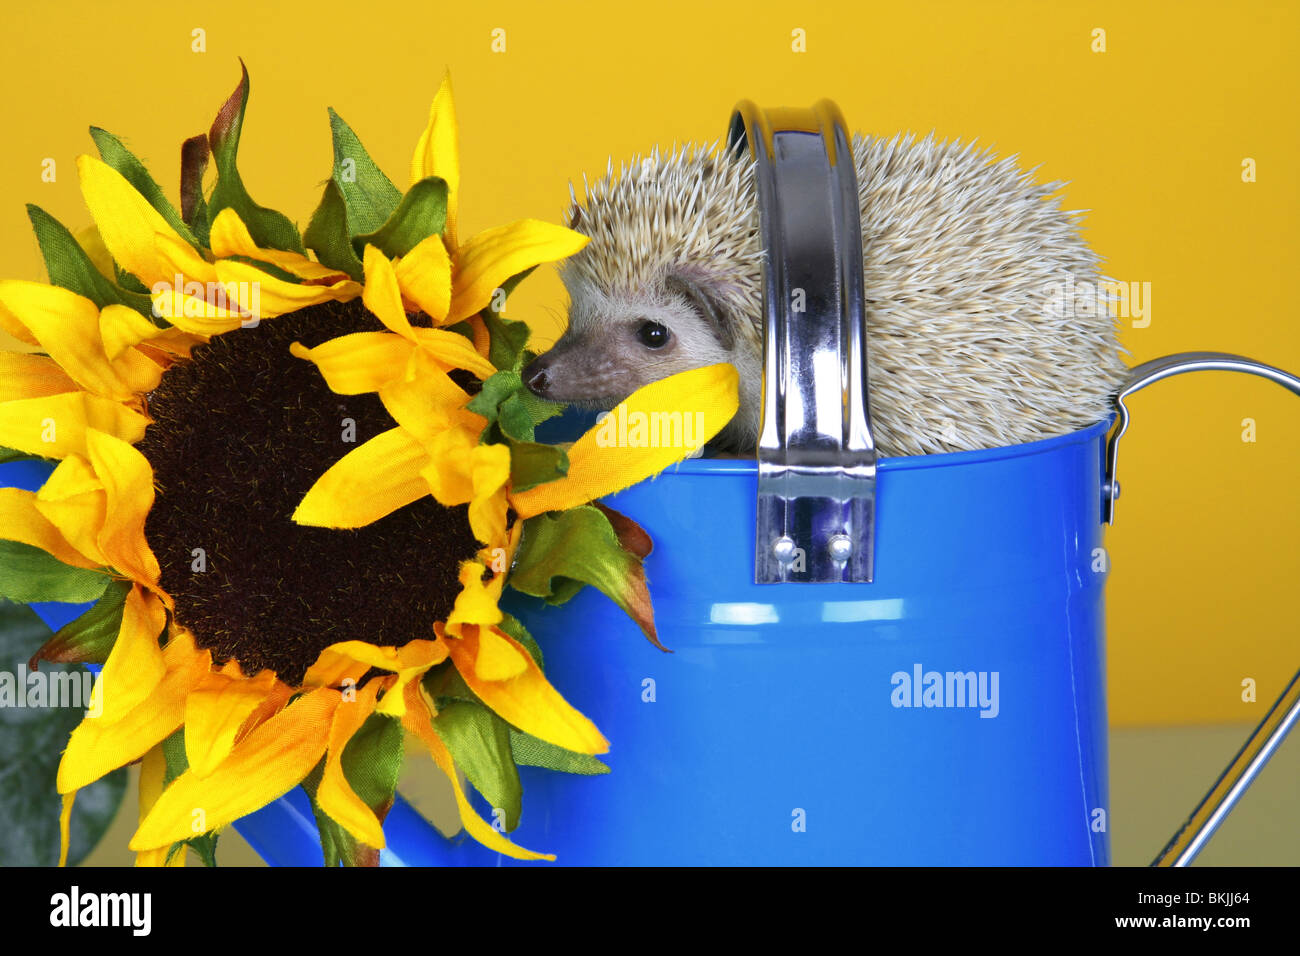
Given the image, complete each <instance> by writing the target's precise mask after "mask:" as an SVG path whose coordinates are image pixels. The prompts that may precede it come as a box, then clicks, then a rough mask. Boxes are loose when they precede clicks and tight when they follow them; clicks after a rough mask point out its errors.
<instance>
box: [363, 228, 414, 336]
mask: <svg viewBox="0 0 1300 956" xmlns="http://www.w3.org/2000/svg"><path fill="white" fill-rule="evenodd" d="M364 266H365V270H366V288H365V291H364V292H362V294H361V301H362V302H364V303H365V304H366V308H367V309H369V310H370V311H371V312H372V313H374V315H375V318H377V319H379V321H380V322H382V323H384V325H385V326H386V327H387V328H388V329H389V330H390V331H392V332H396V333H397V334H398V335H400V336H402V337H403V338H407V339H411V340H414V338H415V335H414V332H413V331H412V329H411V320H410V319H408V318H407V317H406V307H405V306H404V305H402V290H401V287H400V286H399V285H398V284H397V274H396V273H395V272H394V271H393V264H392V262H390V261H389V259H388V257H387V256H386V255H384V254H383V253H382V252H380V251H379V250H378V249H376V248H375V247H374V246H370V245H367V246H366V251H365V261H364Z"/></svg>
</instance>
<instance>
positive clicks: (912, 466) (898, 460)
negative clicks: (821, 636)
mask: <svg viewBox="0 0 1300 956" xmlns="http://www.w3.org/2000/svg"><path fill="white" fill-rule="evenodd" d="M1114 423H1115V414H1114V413H1113V412H1112V413H1111V414H1110V415H1107V416H1106V417H1105V418H1104V419H1102V420H1101V421H1099V422H1096V423H1095V424H1092V425H1088V426H1086V427H1084V428H1080V429H1077V430H1075V431H1072V432H1066V433H1065V434H1063V435H1053V436H1052V437H1051V438H1040V439H1039V440H1038V441H1031V442H1021V443H1019V444H1016V445H1000V446H998V447H997V448H979V449H975V450H972V451H948V452H934V453H932V454H929V455H900V456H898V457H895V458H880V459H878V466H879V468H880V470H881V471H884V472H890V471H913V470H918V469H922V468H948V467H952V466H955V465H975V464H980V463H983V462H990V461H1006V460H1009V459H1013V458H1024V457H1027V456H1029V455H1043V454H1050V453H1051V452H1054V451H1057V450H1059V449H1060V448H1063V447H1065V446H1067V445H1075V444H1082V443H1085V442H1089V441H1092V440H1093V439H1094V438H1096V437H1098V436H1101V435H1105V434H1107V433H1108V432H1109V431H1110V428H1111V426H1112V425H1113V424H1114ZM674 474H684V475H756V474H758V461H757V460H756V459H753V458H687V459H685V460H684V461H682V462H680V463H678V464H677V465H676V466H674V467H673V468H672V469H671V470H669V471H665V472H664V473H663V474H661V475H659V476H657V477H656V479H655V480H656V481H662V480H663V479H664V478H667V477H669V476H670V475H674Z"/></svg>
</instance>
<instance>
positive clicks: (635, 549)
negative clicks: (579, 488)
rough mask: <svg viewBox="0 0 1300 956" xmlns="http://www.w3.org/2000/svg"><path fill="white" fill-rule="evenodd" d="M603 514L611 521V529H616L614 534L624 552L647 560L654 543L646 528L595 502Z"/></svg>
mask: <svg viewBox="0 0 1300 956" xmlns="http://www.w3.org/2000/svg"><path fill="white" fill-rule="evenodd" d="M593 504H595V506H596V507H597V508H599V509H600V511H601V513H602V514H604V516H605V517H606V518H608V519H609V524H610V527H612V528H613V529H614V534H615V536H616V537H617V538H618V543H619V544H620V545H622V547H623V550H624V551H626V552H628V553H629V554H635V555H636V556H637V557H638V558H641V559H643V560H644V559H645V558H646V557H648V556H649V554H650V552H651V551H653V550H654V546H655V545H654V542H653V541H651V540H650V535H648V534H646V531H645V529H644V528H642V527H641V526H640V525H639V524H637V523H636V522H635V521H633V520H632V519H631V518H629V517H628V516H627V515H625V514H622V513H621V512H618V511H615V510H614V509H613V508H610V507H608V506H606V505H604V504H601V503H600V502H599V501H596V502H593Z"/></svg>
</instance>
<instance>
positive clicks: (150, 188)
mask: <svg viewBox="0 0 1300 956" xmlns="http://www.w3.org/2000/svg"><path fill="white" fill-rule="evenodd" d="M90 138H91V139H93V140H94V141H95V146H96V147H97V148H98V149H99V156H100V158H101V159H102V160H103V161H104V162H105V163H107V164H108V165H109V166H112V167H113V168H114V169H116V170H117V171H118V172H119V173H121V174H122V176H123V177H124V178H125V179H126V181H127V182H128V183H130V184H131V185H132V186H133V187H135V191H136V192H138V193H139V194H140V195H141V196H143V197H144V198H145V200H146V201H148V203H149V205H151V206H153V208H154V209H156V210H158V213H159V214H160V215H161V216H162V217H163V219H165V220H167V225H169V226H171V227H172V228H173V229H175V230H176V232H177V233H179V235H180V237H181V238H182V239H184V240H185V241H186V242H188V243H189V244H190V245H191V246H193V247H194V248H195V249H198V248H199V241H198V239H197V238H196V237H195V235H194V233H193V232H191V231H190V227H189V226H187V225H185V220H183V219H182V218H181V216H180V214H179V213H178V212H177V211H176V207H175V206H173V205H172V204H171V203H170V202H169V201H168V199H167V197H166V196H165V195H164V194H163V191H162V189H160V188H159V186H158V184H157V183H156V182H154V178H153V177H152V176H150V175H149V170H148V169H146V168H145V165H144V163H142V162H140V160H138V159H136V157H135V154H133V153H132V152H131V151H130V150H129V149H127V148H126V147H125V146H124V145H122V141H121V140H120V139H118V138H117V137H116V136H114V135H113V134H112V133H110V132H108V131H107V130H102V129H100V128H99V127H97V126H92V127H91V128H90Z"/></svg>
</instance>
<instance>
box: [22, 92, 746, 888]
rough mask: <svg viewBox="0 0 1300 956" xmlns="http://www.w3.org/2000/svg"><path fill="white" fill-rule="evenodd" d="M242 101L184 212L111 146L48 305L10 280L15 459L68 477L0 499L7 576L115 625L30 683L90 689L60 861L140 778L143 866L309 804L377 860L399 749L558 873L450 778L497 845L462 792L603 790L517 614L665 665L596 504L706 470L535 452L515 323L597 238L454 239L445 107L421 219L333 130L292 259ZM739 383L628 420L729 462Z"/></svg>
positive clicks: (55, 644)
mask: <svg viewBox="0 0 1300 956" xmlns="http://www.w3.org/2000/svg"><path fill="white" fill-rule="evenodd" d="M248 93H249V83H248V75H247V72H245V73H244V75H243V78H242V80H241V82H240V85H239V87H238V88H237V89H236V91H235V93H234V95H232V96H231V98H230V99H229V100H228V101H227V102H226V104H225V105H224V106H223V107H222V109H221V111H220V112H219V114H218V116H217V119H216V121H215V122H214V123H213V125H212V127H211V130H210V131H209V133H208V134H207V135H206V136H197V137H194V138H193V139H191V140H188V141H187V142H186V143H185V145H184V147H183V149H182V176H181V206H180V210H179V211H178V210H177V209H176V208H175V207H174V206H173V205H172V204H171V203H170V202H169V201H168V199H167V198H166V196H165V195H164V194H163V192H162V190H161V189H160V188H159V187H158V186H157V184H156V183H155V182H154V180H153V179H152V178H151V176H150V175H149V173H148V172H147V171H146V170H145V168H144V166H143V165H142V164H141V163H140V162H139V161H138V160H137V159H136V158H135V157H134V156H133V155H131V153H130V152H129V151H128V150H126V148H125V147H124V146H123V145H122V144H121V143H120V142H119V141H118V140H116V139H115V138H113V137H111V136H110V135H109V134H107V133H104V132H103V131H99V130H95V131H93V133H92V134H93V135H94V137H95V139H96V142H97V145H98V146H99V150H100V154H101V157H100V159H94V158H91V157H88V156H87V157H82V158H81V159H80V160H79V162H78V170H79V173H80V181H81V187H82V192H83V195H84V198H85V201H86V205H87V206H88V208H89V209H90V212H91V214H92V217H93V218H94V221H95V224H96V227H97V235H95V236H92V239H91V241H88V242H87V243H86V245H85V246H83V245H82V244H80V243H78V242H77V241H76V240H75V239H74V238H73V237H72V235H71V234H70V233H69V232H68V231H67V230H66V229H64V228H63V227H62V226H61V225H60V224H58V223H57V222H56V221H55V220H53V219H52V218H51V217H49V216H48V215H46V214H45V213H43V212H42V211H41V210H39V209H37V208H35V207H29V210H30V212H31V218H32V222H33V225H34V227H35V229H36V232H37V237H38V241H39V242H40V245H41V250H42V253H43V255H44V258H45V260H46V264H47V268H48V271H49V273H50V281H51V284H49V285H46V284H42V283H34V282H17V281H7V282H0V327H3V328H4V329H5V330H6V331H8V332H9V333H10V334H11V335H13V336H14V337H15V338H17V339H18V340H19V341H21V342H22V343H24V344H25V346H27V348H28V349H29V350H30V351H25V352H17V351H9V352H0V369H2V370H3V371H4V377H3V385H0V445H4V446H7V448H8V449H9V451H8V452H6V454H7V455H8V456H9V457H11V458H12V457H20V458H21V457H27V458H43V459H49V460H51V461H52V462H57V464H56V465H55V466H54V468H53V470H52V472H51V473H50V476H49V478H48V480H46V482H45V483H44V485H43V486H42V487H41V488H40V489H39V490H38V491H36V492H27V491H20V490H17V489H0V546H2V547H0V553H2V554H3V556H4V559H5V560H6V561H7V562H10V563H14V564H15V565H16V566H21V567H24V568H29V569H30V570H31V573H32V575H35V576H36V579H39V580H40V581H41V582H44V584H43V585H42V587H43V590H41V589H37V590H41V593H40V595H39V597H40V598H43V599H47V600H76V601H90V600H96V603H95V604H94V606H93V607H92V608H91V609H90V610H89V611H87V612H86V613H85V614H84V615H82V617H80V618H78V619H77V620H76V621H74V622H72V623H71V624H69V625H68V626H66V627H65V628H63V629H61V630H60V631H59V632H58V633H56V634H55V635H54V637H53V638H52V639H51V640H50V641H49V642H48V643H47V644H46V645H45V646H44V647H42V648H41V649H40V651H38V652H37V654H36V655H35V657H34V658H33V663H35V661H36V660H38V659H43V660H52V661H74V662H89V663H96V664H102V672H101V674H100V677H99V680H98V681H97V683H96V690H95V694H96V701H95V706H94V707H93V708H92V712H96V711H97V712H98V713H97V716H88V717H87V718H86V719H85V720H84V721H83V722H82V724H81V725H80V726H79V727H78V728H77V729H76V730H75V731H74V732H73V734H72V736H71V738H70V740H69V743H68V746H67V749H66V751H65V753H64V756H63V760H62V763H61V765H60V767H59V774H58V789H59V792H60V793H62V794H63V795H64V796H63V800H64V807H63V816H62V823H63V829H64V844H65V850H66V841H67V823H68V820H69V816H70V813H71V808H72V804H73V800H74V798H75V795H76V793H77V791H78V790H79V789H80V788H82V787H85V786H87V785H88V784H90V783H92V782H94V781H95V780H97V779H99V778H100V777H102V776H104V775H105V774H107V773H108V772H110V771H112V770H114V769H116V768H118V767H121V766H123V765H125V764H128V763H131V762H134V761H141V763H142V769H141V776H140V807H141V822H140V826H139V829H138V830H137V832H136V834H135V836H134V838H133V839H132V841H131V846H132V848H133V849H135V850H136V851H137V853H138V860H139V862H141V863H146V864H161V863H166V862H180V861H183V859H184V854H183V853H178V852H177V851H178V849H180V848H181V847H183V845H185V844H189V845H191V846H193V847H194V848H195V849H196V850H198V851H199V852H200V854H201V855H203V856H204V858H205V859H210V857H211V851H212V847H213V845H214V844H215V836H216V834H217V833H218V832H219V831H220V830H221V829H222V828H223V827H224V826H226V825H227V824H229V823H230V822H232V821H234V820H236V819H238V818H239V817H241V816H243V815H245V814H248V813H250V812H252V811H254V810H257V809H258V808H260V807H262V806H265V805H266V804H267V803H269V802H271V801H272V800H275V799H276V798H278V797H279V796H281V795H283V794H284V793H286V792H287V791H288V790H290V789H292V788H293V787H295V786H298V785H300V784H301V785H303V786H304V787H305V788H306V789H307V791H308V793H309V794H310V796H311V798H312V804H313V807H314V809H315V810H316V815H317V821H318V824H319V826H320V831H321V838H322V847H323V850H324V855H325V859H326V862H327V863H332V864H333V863H338V862H343V863H373V862H375V861H376V860H377V857H378V850H379V849H380V848H382V847H383V846H384V835H383V829H382V823H383V818H384V815H385V813H386V812H387V809H388V808H389V806H391V803H392V800H393V790H394V786H395V783H396V779H397V773H398V769H399V767H400V763H401V755H402V738H403V734H404V733H405V732H409V733H412V734H414V735H415V736H416V737H417V738H418V739H419V740H420V741H421V742H422V743H423V744H424V745H425V746H426V747H427V749H428V750H429V752H430V754H431V756H432V757H433V759H434V761H435V762H436V764H437V766H438V767H439V768H441V769H442V770H443V771H444V772H445V773H446V775H447V776H448V778H449V779H450V781H451V783H452V785H453V788H454V791H455V796H456V800H457V803H458V806H459V807H460V810H461V817H462V821H463V823H464V826H465V828H466V830H467V831H468V832H469V833H470V834H471V835H472V836H474V837H475V838H476V839H478V840H480V841H481V842H483V843H484V844H486V845H488V846H489V847H492V848H493V849H496V850H499V851H500V852H503V853H507V854H509V855H511V856H515V857H519V858H525V859H535V858H549V857H546V856H545V854H541V853H536V852H533V851H530V850H525V849H523V848H521V847H519V846H517V845H515V844H514V843H512V842H511V841H509V840H508V839H506V837H505V836H503V835H502V834H501V833H500V832H498V831H497V830H496V829H495V828H493V827H492V826H489V825H488V824H487V823H486V822H484V821H483V820H482V819H481V818H480V817H479V816H478V815H477V814H476V813H475V812H474V811H473V810H472V808H471V807H470V805H469V801H468V799H467V797H466V795H465V793H464V791H463V789H462V787H461V784H460V782H459V777H458V774H457V766H458V765H459V766H460V767H461V769H462V770H464V772H465V773H466V774H467V775H468V776H469V778H470V781H471V783H473V784H474V785H475V787H476V788H477V789H479V790H480V792H482V793H483V795H484V796H485V797H487V798H488V799H489V800H490V801H491V802H492V803H493V805H494V806H496V807H504V808H505V809H506V814H505V816H506V822H507V829H511V828H513V825H514V824H515V823H517V820H518V814H519V808H518V792H517V791H518V785H517V779H516V781H515V784H514V787H513V788H511V787H510V786H509V784H508V781H507V782H506V783H505V784H503V783H502V782H501V781H500V780H499V779H495V780H494V779H487V778H484V777H482V776H481V775H480V774H479V772H478V771H477V770H476V768H478V767H481V766H483V765H485V764H487V763H492V764H493V765H495V766H501V765H502V764H508V765H509V766H510V767H513V765H514V763H515V762H516V761H517V760H518V761H520V762H525V761H526V762H531V763H536V764H540V765H543V766H555V767H564V768H572V767H573V766H574V760H575V759H576V760H581V759H582V758H586V759H589V760H590V761H591V765H589V766H592V765H594V767H595V768H600V767H602V766H603V765H601V764H599V762H598V761H595V760H594V757H593V756H591V755H595V754H598V753H603V752H605V751H606V750H607V749H608V743H607V742H606V741H605V739H604V737H603V736H601V734H600V732H599V730H597V728H596V727H595V726H594V725H593V724H592V723H591V721H589V720H588V719H587V718H586V717H584V716H583V715H582V714H581V713H579V712H578V711H576V710H575V709H574V708H573V707H572V706H571V705H569V704H568V703H567V702H566V701H565V700H564V698H563V697H562V696H561V695H560V694H559V692H558V691H556V690H555V688H553V687H552V686H551V685H550V683H549V682H548V681H547V679H546V677H545V676H544V674H543V672H542V669H541V666H540V658H541V655H540V652H539V649H538V648H537V647H536V644H535V642H533V641H532V639H531V637H529V635H528V634H527V632H526V631H525V630H524V629H523V627H522V625H521V624H520V623H519V622H518V621H517V620H515V619H514V618H512V617H511V616H510V615H508V614H507V613H505V611H503V610H502V608H501V606H500V602H501V597H502V592H503V589H504V587H505V586H506V585H507V584H510V585H512V586H513V587H515V588H517V589H518V590H520V591H523V592H525V593H528V594H533V595H536V596H540V597H544V598H546V599H548V600H550V601H552V602H559V601H562V600H565V599H567V598H568V597H570V596H572V594H573V593H575V592H576V590H577V589H579V588H580V587H581V586H583V585H584V584H592V585H595V586H597V587H598V588H600V589H601V590H603V591H605V593H607V594H609V595H610V596H611V597H612V598H613V599H614V600H616V601H617V602H618V603H619V604H620V605H621V606H622V607H624V609H625V610H627V611H628V613H629V614H631V615H632V616H633V618H634V619H635V620H637V622H638V623H639V624H640V625H641V626H642V628H643V629H644V630H645V632H646V633H647V635H648V636H649V637H650V638H651V639H652V640H656V641H657V638H656V636H655V631H654V623H653V614H652V611H651V609H650V604H649V598H648V594H647V592H646V586H645V579H644V574H643V572H642V569H641V559H642V558H643V557H644V555H645V553H646V552H647V550H648V546H649V544H648V538H646V536H645V534H644V532H643V531H641V529H639V528H637V527H636V526H635V524H634V523H632V522H631V521H630V520H628V519H627V518H625V517H624V516H621V515H618V514H617V513H615V512H612V511H610V510H609V509H607V508H604V507H603V506H599V505H597V506H592V505H591V504H590V503H591V502H593V501H594V500H595V499H596V498H598V497H600V496H601V495H604V494H609V493H612V492H614V491H617V490H619V489H621V488H623V487H626V486H627V485H630V484H632V483H634V482H636V481H639V480H641V479H643V478H645V477H648V476H649V475H652V474H654V473H656V472H658V471H660V470H662V469H663V468H664V467H667V466H668V465H670V464H671V463H672V462H674V461H675V460H677V459H679V458H681V457H683V456H684V455H685V454H686V453H687V451H688V450H687V449H680V448H678V449H673V448H605V447H600V443H598V442H597V441H596V438H595V433H594V432H593V433H590V434H588V435H586V436H584V437H583V438H581V439H580V440H579V441H578V442H577V443H576V444H574V445H573V446H572V447H571V448H568V449H566V448H563V447H559V446H553V445H548V444H545V443H542V442H538V441H537V440H536V436H535V434H534V429H535V427H536V426H537V425H538V424H540V423H541V422H542V421H544V420H545V419H547V418H548V417H550V416H552V415H554V414H556V413H557V412H558V411H559V410H560V407H559V406H554V405H550V404H549V403H544V402H540V401H539V400H537V399H535V398H533V397H532V396H531V395H530V394H529V393H528V392H527V391H526V390H525V389H523V388H522V387H521V384H520V377H519V370H520V368H521V367H522V365H523V364H524V363H525V362H526V361H527V360H528V358H529V357H530V355H531V353H529V352H528V351H527V350H526V347H525V346H526V343H527V326H526V325H524V324H523V323H520V322H513V321H511V320H508V319H506V318H504V317H503V316H502V315H501V308H502V299H503V298H504V294H505V293H508V292H509V290H510V289H511V288H513V286H514V284H515V283H517V282H518V281H519V280H520V279H521V278H522V277H523V276H524V275H525V274H526V273H527V272H529V271H530V270H531V269H533V268H534V267H535V266H536V265H538V264H539V263H542V262H548V261H553V260H555V259H558V258H562V257H564V256H566V255H569V254H571V253H573V252H575V251H577V249H579V248H581V246H582V245H583V244H584V243H585V242H586V239H585V237H582V236H580V235H578V234H577V233H573V232H571V231H570V230H567V229H563V228H561V227H558V226H554V225H550V224H547V223H542V222H538V221H535V220H522V221H520V222H516V223H513V224H511V225H508V226H504V227H501V228H499V229H493V230H488V231H487V232H484V233H481V234H479V235H477V236H474V237H472V238H469V239H468V240H465V241H463V242H462V241H459V239H458V237H457V235H456V228H455V227H456V211H457V207H458V187H459V180H460V175H459V164H458V159H457V152H456V150H457V147H456V127H455V114H454V106H453V102H452V96H451V89H450V85H449V83H448V82H447V81H445V80H444V82H443V85H442V87H441V89H440V90H439V92H438V94H437V97H436V98H435V100H434V104H433V108H432V110H431V112H430V119H429V124H428V127H427V128H426V130H425V132H424V134H423V135H422V136H421V138H420V141H419V143H418V145H417V147H416V150H415V155H414V158H413V160H412V163H411V180H412V181H411V185H410V188H409V189H408V190H407V191H406V192H405V193H401V192H400V191H398V190H397V189H396V187H394V186H393V185H392V183H391V182H390V181H389V180H388V179H387V177H385V176H384V174H383V173H382V172H381V171H380V170H379V169H378V167H377V166H376V165H375V164H374V163H373V161H372V160H371V159H370V157H369V155H368V154H367V153H366V152H365V150H364V148H362V146H361V144H360V142H359V140H358V139H357V137H356V135H355V134H354V133H353V132H352V130H351V129H350V128H349V127H348V126H347V124H345V123H344V122H343V121H342V120H341V119H340V118H339V117H338V116H337V115H335V114H334V113H333V112H331V114H330V117H331V125H332V129H333V140H334V153H335V156H334V160H335V162H334V168H333V174H332V176H331V178H330V179H329V181H328V182H327V184H326V186H325V192H324V196H323V197H322V200H321V203H320V206H319V207H318V208H317V210H316V212H315V214H314V215H313V216H312V219H311V222H310V224H309V226H308V228H307V230H306V231H305V233H303V234H302V235H301V236H300V235H299V233H298V230H297V228H296V227H295V226H294V225H293V223H292V222H291V221H290V220H289V219H288V218H287V217H285V216H283V215H282V214H281V213H278V212H275V211H274V210H271V209H267V208H264V207H261V206H259V205H257V204H256V203H254V202H253V200H252V199H251V197H249V195H248V193H247V191H246V190H245V188H244V186H243V183H242V180H241V178H240V176H239V172H238V169H237V166H236V153H237V149H238V144H239V136H240V131H241V129H242V124H243V117H244V110H245V107H246V105H247V100H248ZM209 158H210V159H211V160H212V161H213V163H212V164H213V166H214V167H215V176H214V180H215V181H214V182H213V184H212V185H211V188H210V189H205V188H204V185H203V180H204V174H205V170H206V168H207V166H208V161H209ZM101 243H102V245H101ZM735 388H736V376H735V371H734V369H732V368H731V367H730V366H716V367H713V368H710V369H703V370H699V371H696V372H691V373H687V374H686V375H685V376H682V377H679V378H678V379H677V380H671V379H670V380H666V381H663V382H659V383H656V384H654V385H652V386H649V387H648V388H647V389H644V390H642V392H639V393H637V394H636V395H634V396H632V397H631V398H630V399H629V406H630V407H631V408H633V409H635V408H638V407H643V408H649V409H661V408H665V407H672V408H676V409H680V410H682V411H684V412H687V413H696V412H699V413H701V414H703V416H704V418H703V421H704V425H705V427H704V429H703V431H704V433H705V434H706V435H707V436H711V435H713V434H715V433H716V432H717V431H718V430H720V429H721V427H722V426H723V425H724V424H725V423H726V422H727V421H728V420H729V419H730V417H731V416H732V415H733V414H734V412H735V408H736V398H735ZM352 445H355V447H354V448H351V450H348V448H349V446H352ZM344 452H346V454H344ZM21 597H22V598H23V599H24V600H34V599H38V598H37V597H35V596H34V595H33V589H32V588H27V589H26V590H25V591H24V593H23V595H21ZM485 721H486V722H487V724H488V726H489V729H490V730H491V731H492V732H491V733H487V734H484V733H483V732H482V727H483V726H484V722H485ZM484 747H497V748H504V751H503V752H496V753H493V754H490V755H489V756H490V757H491V758H492V759H491V760H486V761H485V760H483V759H478V758H480V757H481V756H482V754H480V753H478V749H481V748H484ZM512 790H513V792H512Z"/></svg>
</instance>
